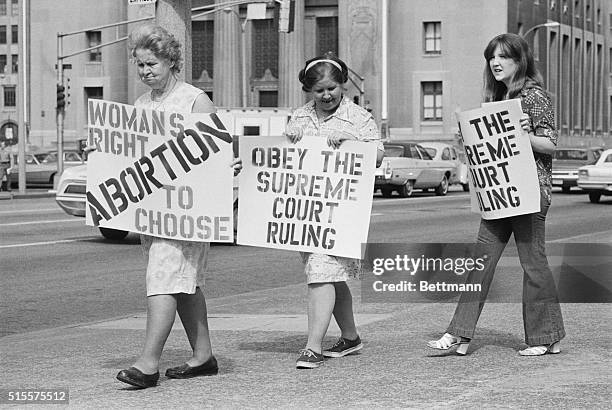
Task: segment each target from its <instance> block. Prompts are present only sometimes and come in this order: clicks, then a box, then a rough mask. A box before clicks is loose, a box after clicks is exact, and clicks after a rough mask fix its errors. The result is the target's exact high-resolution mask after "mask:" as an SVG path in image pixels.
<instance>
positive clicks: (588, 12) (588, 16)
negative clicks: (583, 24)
mask: <svg viewBox="0 0 612 410" xmlns="http://www.w3.org/2000/svg"><path fill="white" fill-rule="evenodd" d="M585 17H586V21H587V22H589V23H590V22H591V4H590V3H587V5H586V12H585Z"/></svg>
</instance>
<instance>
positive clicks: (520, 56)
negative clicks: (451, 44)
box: [483, 33, 544, 102]
mask: <svg viewBox="0 0 612 410" xmlns="http://www.w3.org/2000/svg"><path fill="white" fill-rule="evenodd" d="M497 46H499V48H500V49H501V51H502V52H503V53H504V54H506V56H508V57H509V58H511V59H513V60H514V62H515V63H516V65H517V70H516V72H515V73H514V75H513V76H512V78H511V79H510V85H509V86H508V87H506V85H505V84H504V83H503V82H501V81H497V80H496V79H495V77H493V73H492V72H491V67H490V65H489V61H490V60H491V58H493V56H494V53H495V49H496V48H497ZM484 58H485V68H484V87H483V97H484V101H485V102H490V101H501V100H503V99H505V98H516V97H517V96H518V95H519V94H520V92H521V90H522V89H523V88H525V87H527V88H533V87H537V88H540V89H542V90H543V89H544V81H543V79H542V75H541V74H540V72H539V71H538V69H537V68H536V65H535V61H534V60H533V54H532V53H531V50H530V49H529V45H528V44H527V42H526V41H525V39H524V38H523V37H521V36H519V35H516V34H512V33H506V34H500V35H498V36H497V37H494V38H493V40H491V41H490V42H489V44H488V45H487V48H485V50H484Z"/></svg>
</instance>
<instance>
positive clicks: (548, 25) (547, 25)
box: [521, 21, 561, 38]
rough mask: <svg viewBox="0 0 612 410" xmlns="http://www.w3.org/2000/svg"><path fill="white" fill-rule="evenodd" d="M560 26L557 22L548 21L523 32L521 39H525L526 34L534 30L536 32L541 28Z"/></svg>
mask: <svg viewBox="0 0 612 410" xmlns="http://www.w3.org/2000/svg"><path fill="white" fill-rule="evenodd" d="M560 25H561V23H559V22H558V21H549V22H548V23H542V24H536V25H535V26H533V27H531V28H530V29H529V30H527V31H526V32H524V33H523V35H522V36H521V37H523V38H527V34H529V33H531V32H532V31H534V30H537V29H539V28H541V27H559V26H560Z"/></svg>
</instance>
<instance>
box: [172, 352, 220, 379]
mask: <svg viewBox="0 0 612 410" xmlns="http://www.w3.org/2000/svg"><path fill="white" fill-rule="evenodd" d="M217 373H219V367H218V366H217V359H215V356H211V357H210V359H208V360H207V361H206V362H204V363H203V364H201V365H199V366H196V367H191V366H189V365H188V364H187V363H185V364H183V365H181V366H178V367H171V368H170V369H168V370H166V377H169V378H171V379H189V378H191V377H198V376H212V375H215V374H217Z"/></svg>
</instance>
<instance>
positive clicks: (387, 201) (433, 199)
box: [372, 194, 469, 206]
mask: <svg viewBox="0 0 612 410" xmlns="http://www.w3.org/2000/svg"><path fill="white" fill-rule="evenodd" d="M466 198H468V199H469V194H461V195H451V196H421V197H412V196H411V197H408V198H392V199H389V198H381V199H379V200H377V201H373V202H372V204H373V206H376V205H392V204H397V203H406V202H408V203H412V202H423V201H429V202H441V201H449V200H453V199H457V200H459V199H466Z"/></svg>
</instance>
